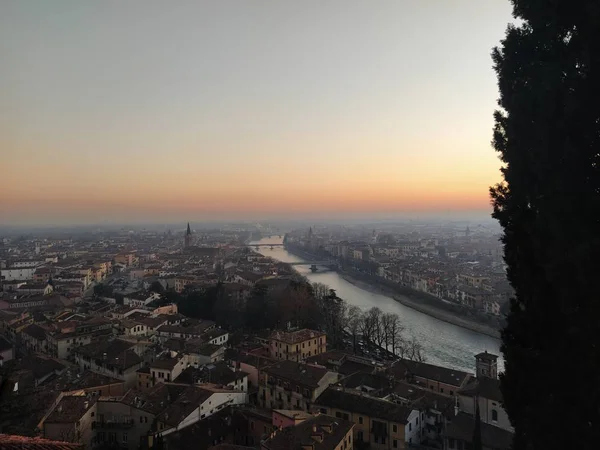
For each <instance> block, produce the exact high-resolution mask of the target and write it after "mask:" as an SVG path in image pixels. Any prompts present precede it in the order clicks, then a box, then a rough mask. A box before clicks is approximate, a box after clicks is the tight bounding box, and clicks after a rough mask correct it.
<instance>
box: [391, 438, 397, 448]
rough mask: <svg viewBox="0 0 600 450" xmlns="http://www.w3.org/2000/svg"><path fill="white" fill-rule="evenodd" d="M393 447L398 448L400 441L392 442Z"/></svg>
mask: <svg viewBox="0 0 600 450" xmlns="http://www.w3.org/2000/svg"><path fill="white" fill-rule="evenodd" d="M392 447H394V448H398V441H397V440H396V439H394V440H393V441H392Z"/></svg>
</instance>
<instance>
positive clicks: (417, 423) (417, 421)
mask: <svg viewBox="0 0 600 450" xmlns="http://www.w3.org/2000/svg"><path fill="white" fill-rule="evenodd" d="M417 425H419V418H418V417H417Z"/></svg>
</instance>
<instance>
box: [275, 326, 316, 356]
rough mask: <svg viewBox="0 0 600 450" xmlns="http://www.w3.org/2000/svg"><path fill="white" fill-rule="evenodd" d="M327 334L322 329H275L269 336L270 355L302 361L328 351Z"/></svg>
mask: <svg viewBox="0 0 600 450" xmlns="http://www.w3.org/2000/svg"><path fill="white" fill-rule="evenodd" d="M326 347H327V335H326V334H325V333H323V332H320V331H314V330H309V329H306V328H305V329H302V330H297V331H290V332H285V331H275V332H273V333H272V334H271V336H269V356H270V357H271V358H275V359H282V360H291V361H296V362H300V361H303V360H305V359H306V358H309V357H311V356H315V355H319V354H321V353H324V352H325V351H326Z"/></svg>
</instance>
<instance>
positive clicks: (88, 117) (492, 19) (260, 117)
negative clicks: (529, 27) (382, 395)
mask: <svg viewBox="0 0 600 450" xmlns="http://www.w3.org/2000/svg"><path fill="white" fill-rule="evenodd" d="M511 20H512V18H511V7H510V3H509V1H508V0H451V1H448V0H380V1H376V2H375V1H367V0H361V1H354V0H330V1H316V0H303V1H297V0H290V1H287V0H269V1H263V0H214V1H202V0H194V1H182V0H174V1H168V2H166V1H163V0H128V1H121V0H119V1H111V0H103V1H98V2H82V1H80V0H73V1H63V0H53V1H51V2H49V1H46V0H39V1H34V0H4V1H2V2H0V99H1V101H0V161H1V163H0V173H1V175H0V179H1V180H2V183H1V189H0V224H21V223H22V224H43V223H53V224H61V223H94V222H106V221H116V222H130V221H136V220H137V221H156V222H165V221H182V220H214V219H226V218H232V219H233V218H235V219H242V218H261V217H301V216H323V217H325V216H343V215H344V214H363V215H365V216H376V215H379V216H381V215H386V214H388V215H391V214H402V213H406V214H432V213H439V212H446V213H453V214H456V213H463V212H464V213H474V212H476V213H482V214H488V213H489V211H490V206H489V197H488V187H489V186H490V185H492V184H494V183H496V182H498V181H500V172H499V168H500V165H501V162H500V161H499V159H498V156H497V154H496V152H495V151H494V150H493V149H492V147H491V144H490V141H491V138H492V127H493V117H492V114H493V111H494V109H495V108H496V99H497V97H498V92H497V85H496V77H495V73H494V71H493V69H492V61H491V57H490V53H491V50H492V48H493V47H494V46H495V45H497V44H498V43H499V41H500V39H502V37H503V35H504V32H505V30H506V26H507V24H508V23H509V22H510V21H511Z"/></svg>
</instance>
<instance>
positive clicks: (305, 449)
mask: <svg viewBox="0 0 600 450" xmlns="http://www.w3.org/2000/svg"><path fill="white" fill-rule="evenodd" d="M353 429H354V424H353V423H352V422H350V421H347V420H343V419H340V418H335V417H330V416H326V415H322V414H320V415H318V416H315V417H311V418H308V419H306V420H304V421H302V422H300V423H298V424H296V425H293V426H289V427H286V428H282V429H281V430H276V431H274V432H273V433H272V434H271V436H270V437H269V438H268V439H267V440H265V441H263V442H261V444H260V448H261V450H282V449H287V450H309V449H312V450H348V449H352V448H354V446H353Z"/></svg>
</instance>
